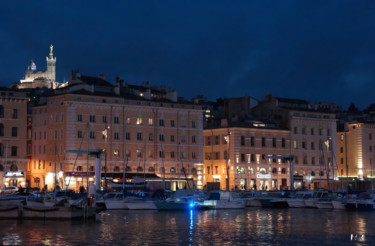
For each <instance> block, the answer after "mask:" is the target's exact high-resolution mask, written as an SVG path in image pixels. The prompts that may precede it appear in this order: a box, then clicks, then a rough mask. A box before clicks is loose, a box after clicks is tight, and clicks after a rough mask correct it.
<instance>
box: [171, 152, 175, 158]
mask: <svg viewBox="0 0 375 246" xmlns="http://www.w3.org/2000/svg"><path fill="white" fill-rule="evenodd" d="M171 159H174V152H173V151H172V152H171Z"/></svg>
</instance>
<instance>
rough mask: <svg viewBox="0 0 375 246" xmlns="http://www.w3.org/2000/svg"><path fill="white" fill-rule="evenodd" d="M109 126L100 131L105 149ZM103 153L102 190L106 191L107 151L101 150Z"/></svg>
mask: <svg viewBox="0 0 375 246" xmlns="http://www.w3.org/2000/svg"><path fill="white" fill-rule="evenodd" d="M109 129H110V126H106V127H105V129H104V130H103V131H102V134H103V138H104V140H105V141H104V142H105V145H106V146H105V147H107V138H108V131H109ZM103 152H104V190H107V151H106V148H104V149H103Z"/></svg>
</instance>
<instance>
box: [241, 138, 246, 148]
mask: <svg viewBox="0 0 375 246" xmlns="http://www.w3.org/2000/svg"><path fill="white" fill-rule="evenodd" d="M241 146H245V136H241Z"/></svg>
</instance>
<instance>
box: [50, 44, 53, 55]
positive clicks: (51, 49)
mask: <svg viewBox="0 0 375 246" xmlns="http://www.w3.org/2000/svg"><path fill="white" fill-rule="evenodd" d="M49 52H50V53H53V45H52V44H51V46H50V47H49Z"/></svg>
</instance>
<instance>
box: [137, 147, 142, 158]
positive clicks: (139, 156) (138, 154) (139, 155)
mask: <svg viewBox="0 0 375 246" xmlns="http://www.w3.org/2000/svg"><path fill="white" fill-rule="evenodd" d="M137 157H138V158H142V157H143V153H142V150H141V149H137Z"/></svg>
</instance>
